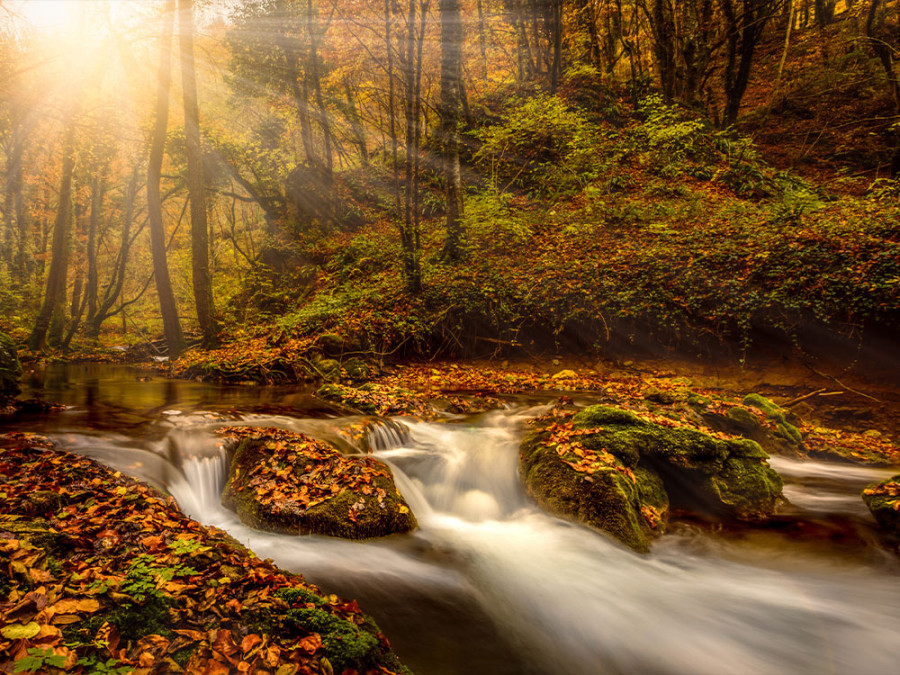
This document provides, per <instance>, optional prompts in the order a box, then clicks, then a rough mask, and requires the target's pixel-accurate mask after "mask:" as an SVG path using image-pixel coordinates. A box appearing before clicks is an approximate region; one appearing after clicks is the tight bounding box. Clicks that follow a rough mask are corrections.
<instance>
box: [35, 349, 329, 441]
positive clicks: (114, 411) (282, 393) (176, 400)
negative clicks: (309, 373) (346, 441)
mask: <svg viewBox="0 0 900 675" xmlns="http://www.w3.org/2000/svg"><path fill="white" fill-rule="evenodd" d="M22 390H23V391H22V397H23V398H32V397H34V398H41V399H44V400H46V401H53V402H57V403H62V404H63V405H65V406H67V407H68V408H69V410H67V411H66V412H65V413H64V414H63V415H61V416H56V417H52V418H50V419H43V418H42V419H40V420H35V421H33V424H38V425H40V427H41V428H44V429H47V425H48V424H49V425H52V427H53V428H57V429H58V428H69V427H87V428H91V429H113V430H122V429H135V430H136V429H137V428H139V427H141V426H144V425H146V424H147V423H151V422H154V421H156V420H158V419H159V417H160V416H161V415H163V414H165V413H179V412H190V411H195V410H201V409H205V410H211V411H220V412H221V411H228V410H232V409H239V410H241V411H244V412H253V411H272V410H281V411H285V412H288V413H289V414H298V415H321V414H322V410H323V408H324V409H327V406H323V404H322V402H321V401H318V400H316V399H314V398H313V397H312V396H311V393H312V389H311V388H309V387H306V388H304V387H298V386H296V385H294V386H267V387H262V386H240V385H228V384H210V383H205V382H196V381H192V380H175V379H171V378H168V377H166V376H165V375H164V374H159V373H156V372H153V371H149V370H146V369H142V368H137V367H131V366H116V365H109V364H97V363H85V364H66V363H50V364H47V365H46V366H43V367H38V368H35V369H34V370H32V371H30V372H29V373H27V374H26V376H25V377H24V378H23V381H22ZM26 424H27V422H26ZM20 426H21V425H20Z"/></svg>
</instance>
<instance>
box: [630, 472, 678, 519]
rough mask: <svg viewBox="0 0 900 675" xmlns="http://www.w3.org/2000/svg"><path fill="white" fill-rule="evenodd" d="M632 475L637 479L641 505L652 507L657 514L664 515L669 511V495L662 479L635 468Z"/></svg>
mask: <svg viewBox="0 0 900 675" xmlns="http://www.w3.org/2000/svg"><path fill="white" fill-rule="evenodd" d="M634 475H635V478H636V479H637V487H638V495H639V497H640V500H641V503H642V504H646V505H648V506H652V507H653V508H654V509H656V510H657V511H658V512H659V513H661V514H665V513H666V512H667V511H668V510H669V495H668V493H667V492H666V486H665V484H664V483H663V480H662V478H660V477H659V476H657V475H656V474H655V473H653V472H652V471H650V470H649V469H645V468H643V467H638V468H636V469H635V470H634Z"/></svg>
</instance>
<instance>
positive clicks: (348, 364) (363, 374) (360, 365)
mask: <svg viewBox="0 0 900 675" xmlns="http://www.w3.org/2000/svg"><path fill="white" fill-rule="evenodd" d="M343 367H344V372H345V373H347V377H349V378H350V379H351V380H353V381H354V382H358V381H361V380H365V379H366V378H368V377H370V375H371V371H372V368H370V367H369V365H368V364H367V363H366V362H365V361H363V360H362V359H358V358H355V357H354V358H352V359H347V360H346V361H344V363H343Z"/></svg>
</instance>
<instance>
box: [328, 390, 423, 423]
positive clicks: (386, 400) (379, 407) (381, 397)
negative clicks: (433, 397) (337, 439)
mask: <svg viewBox="0 0 900 675" xmlns="http://www.w3.org/2000/svg"><path fill="white" fill-rule="evenodd" d="M316 396H317V397H318V398H321V399H323V400H325V401H328V402H330V403H335V404H337V405H339V406H341V407H343V408H344V409H346V410H347V411H348V412H353V413H359V414H363V415H415V416H418V417H427V416H429V415H431V414H432V413H433V409H432V407H431V406H430V405H428V404H427V403H426V402H425V401H424V400H423V399H422V398H421V397H419V396H416V394H414V393H413V392H411V391H409V390H407V389H402V388H401V387H392V386H389V385H385V384H374V383H367V384H364V385H362V386H361V387H350V386H346V385H341V384H325V385H322V386H321V387H320V388H319V389H318V391H316Z"/></svg>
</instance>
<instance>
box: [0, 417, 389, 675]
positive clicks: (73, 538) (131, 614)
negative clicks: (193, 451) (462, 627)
mask: <svg viewBox="0 0 900 675" xmlns="http://www.w3.org/2000/svg"><path fill="white" fill-rule="evenodd" d="M0 439H2V440H0V551H2V553H3V556H2V560H0V598H2V599H0V670H2V672H6V673H23V672H24V673H29V672H31V673H34V672H40V673H56V672H67V673H119V674H124V673H135V674H138V675H140V674H144V673H183V672H186V673H199V674H208V675H219V674H225V673H234V672H239V673H249V674H258V675H262V674H263V673H268V674H272V675H275V674H277V675H292V674H295V673H307V674H310V673H328V674H330V673H332V672H334V671H335V670H338V672H340V670H341V669H344V668H345V669H346V670H344V672H345V673H356V672H357V670H355V668H359V669H362V670H365V672H371V673H392V672H398V671H402V670H404V669H403V667H402V666H401V665H400V664H399V662H397V660H396V657H394V656H393V654H392V653H391V652H390V647H389V645H388V642H387V640H386V639H385V638H384V636H383V635H381V634H380V633H377V629H376V628H375V627H374V624H373V623H372V622H371V620H370V619H368V618H367V617H366V616H365V615H364V614H362V613H361V612H360V609H359V607H358V606H357V604H356V603H355V602H344V601H342V600H340V599H338V598H337V597H336V596H321V595H320V594H319V593H320V592H319V591H318V589H316V588H315V587H314V586H312V585H310V584H307V583H306V582H305V581H304V580H303V579H302V577H299V576H296V575H293V574H287V573H284V572H282V571H280V570H278V569H277V568H276V567H275V566H274V565H273V564H272V563H271V562H269V561H263V560H259V559H258V558H256V557H255V556H254V555H253V554H252V553H251V552H249V551H248V550H246V549H244V548H243V547H242V546H241V545H240V544H238V543H237V542H236V541H234V540H233V539H232V538H231V537H229V536H228V535H227V534H225V533H224V532H221V531H219V530H216V529H215V528H207V527H204V526H202V525H200V524H199V523H197V522H195V521H193V520H191V519H189V518H187V517H186V516H185V515H183V514H182V513H181V511H180V510H179V509H178V508H177V506H176V505H175V503H174V502H173V501H172V499H171V498H170V497H169V498H164V497H163V496H161V495H160V494H159V493H157V492H156V491H155V490H153V489H152V488H150V487H148V486H146V485H144V484H142V483H140V482H138V481H135V480H133V479H131V478H128V477H126V476H123V475H122V474H121V473H119V472H113V471H112V470H110V469H108V468H105V467H103V466H101V465H99V464H97V463H95V462H93V461H92V460H89V459H86V458H83V457H78V456H75V455H71V454H69V453H64V452H59V451H56V450H54V449H53V447H52V445H51V444H50V443H49V442H48V441H46V440H45V439H41V438H40V437H34V436H31V435H25V434H7V435H5V436H3V437H0ZM295 596H300V597H301V600H297V598H296V597H295ZM303 599H305V601H304V600H303ZM285 616H286V617H288V618H289V619H291V620H290V622H289V624H288V623H285V621H286V619H284V617H285ZM304 617H313V619H315V621H312V620H310V621H309V622H307V623H304V620H305V619H304ZM312 624H315V625H312ZM321 626H335V627H336V628H334V630H333V631H332V633H329V634H325V632H324V631H323V629H321V628H320V627H321ZM336 634H339V635H347V636H350V637H348V641H350V638H352V637H354V636H357V637H358V636H364V637H365V638H366V639H367V640H368V642H365V644H367V645H368V646H369V652H368V653H367V654H366V658H365V659H364V661H365V662H360V663H350V662H347V661H346V657H345V662H344V663H341V662H340V658H341V656H338V657H335V656H333V655H332V652H333V651H335V650H336V649H337V647H340V644H339V640H338V643H335V644H337V647H334V645H333V647H334V648H333V649H331V650H329V648H327V646H326V644H325V643H326V642H328V640H329V639H330V640H332V642H334V636H335V635H336ZM360 642H364V641H362V640H361V641H360ZM332 661H333V662H332Z"/></svg>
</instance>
